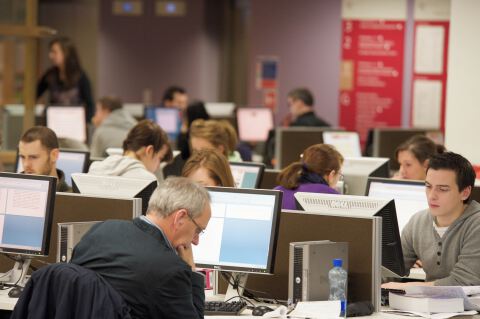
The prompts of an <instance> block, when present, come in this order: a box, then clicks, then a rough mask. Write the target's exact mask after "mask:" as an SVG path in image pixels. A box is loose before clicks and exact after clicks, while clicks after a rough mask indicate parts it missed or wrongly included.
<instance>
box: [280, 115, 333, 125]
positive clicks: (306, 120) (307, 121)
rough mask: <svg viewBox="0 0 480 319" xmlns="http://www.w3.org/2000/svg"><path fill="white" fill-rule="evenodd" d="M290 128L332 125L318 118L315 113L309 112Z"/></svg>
mask: <svg viewBox="0 0 480 319" xmlns="http://www.w3.org/2000/svg"><path fill="white" fill-rule="evenodd" d="M290 126H330V124H329V123H327V122H326V121H324V120H322V119H321V118H319V117H317V116H316V115H315V113H313V112H307V113H304V114H302V115H300V116H299V117H297V119H296V120H295V121H293V122H292V123H290Z"/></svg>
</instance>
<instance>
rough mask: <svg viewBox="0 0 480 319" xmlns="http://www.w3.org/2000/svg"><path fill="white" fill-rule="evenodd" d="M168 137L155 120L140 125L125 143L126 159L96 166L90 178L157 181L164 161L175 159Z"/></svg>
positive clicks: (114, 158)
mask: <svg viewBox="0 0 480 319" xmlns="http://www.w3.org/2000/svg"><path fill="white" fill-rule="evenodd" d="M172 156H173V155H172V150H171V149H170V145H169V144H168V135H167V133H165V131H164V130H163V129H162V128H161V127H160V126H158V125H157V124H156V123H154V122H153V121H151V120H143V121H140V122H139V123H138V124H137V125H135V126H134V127H133V128H132V129H131V130H130V132H129V133H128V135H127V138H126V139H125V140H124V141H123V155H111V156H109V157H107V158H106V159H104V160H103V161H101V162H93V163H92V165H91V166H90V169H89V171H88V174H93V175H108V176H123V177H132V178H138V179H147V180H152V181H154V180H156V179H157V177H156V176H155V174H154V172H156V171H157V169H158V167H159V166H160V162H162V161H170V160H171V159H172Z"/></svg>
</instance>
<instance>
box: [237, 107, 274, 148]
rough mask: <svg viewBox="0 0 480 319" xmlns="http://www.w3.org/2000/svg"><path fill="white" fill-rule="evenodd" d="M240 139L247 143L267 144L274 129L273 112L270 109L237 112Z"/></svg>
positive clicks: (245, 109)
mask: <svg viewBox="0 0 480 319" xmlns="http://www.w3.org/2000/svg"><path fill="white" fill-rule="evenodd" d="M237 127H238V137H239V138H240V140H241V141H246V142H265V141H266V140H267V137H268V131H270V130H271V129H273V115H272V110H270V109H268V108H239V109H238V110H237Z"/></svg>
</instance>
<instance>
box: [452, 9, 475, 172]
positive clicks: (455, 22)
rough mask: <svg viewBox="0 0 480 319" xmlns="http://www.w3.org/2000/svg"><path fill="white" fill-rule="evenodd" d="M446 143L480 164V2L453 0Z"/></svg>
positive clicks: (455, 150) (453, 149)
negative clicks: (479, 31)
mask: <svg viewBox="0 0 480 319" xmlns="http://www.w3.org/2000/svg"><path fill="white" fill-rule="evenodd" d="M450 21H451V24H450V45H449V59H448V83H447V112H446V123H445V125H446V129H445V139H446V140H445V143H446V146H447V148H448V149H449V150H451V151H454V152H457V153H460V154H462V155H463V156H465V157H467V158H468V159H469V160H470V161H471V162H472V163H474V164H480V138H479V137H480V131H479V128H480V80H479V77H480V58H479V56H480V36H479V33H478V30H480V1H478V0H452V8H451V19H450Z"/></svg>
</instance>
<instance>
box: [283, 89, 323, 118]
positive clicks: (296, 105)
mask: <svg viewBox="0 0 480 319" xmlns="http://www.w3.org/2000/svg"><path fill="white" fill-rule="evenodd" d="M287 104H288V107H289V110H290V116H291V122H290V126H330V124H329V123H328V122H326V121H325V120H323V119H321V118H319V117H318V116H316V115H315V112H314V110H313V106H314V104H315V101H314V98H313V94H312V92H310V90H309V89H307V88H297V89H294V90H292V91H290V92H289V93H288V96H287Z"/></svg>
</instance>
